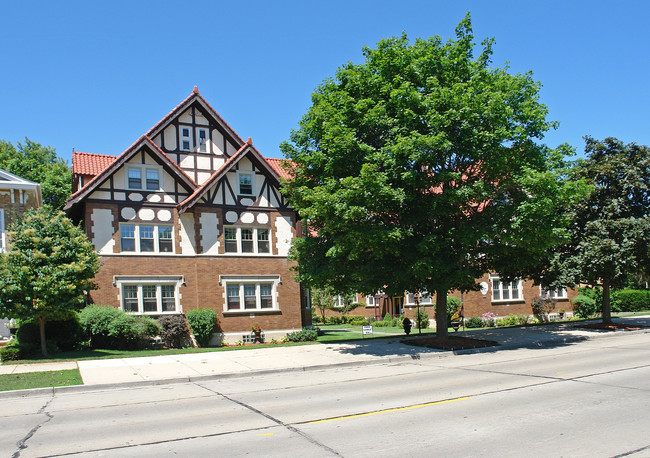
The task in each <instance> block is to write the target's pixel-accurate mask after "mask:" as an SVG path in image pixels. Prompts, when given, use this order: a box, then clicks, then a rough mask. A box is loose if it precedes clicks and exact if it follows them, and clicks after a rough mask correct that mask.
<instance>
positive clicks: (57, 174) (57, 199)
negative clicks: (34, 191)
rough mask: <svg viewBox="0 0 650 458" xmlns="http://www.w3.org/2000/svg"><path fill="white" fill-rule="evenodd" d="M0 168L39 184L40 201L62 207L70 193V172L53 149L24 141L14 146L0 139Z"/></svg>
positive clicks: (26, 139)
mask: <svg viewBox="0 0 650 458" xmlns="http://www.w3.org/2000/svg"><path fill="white" fill-rule="evenodd" d="M0 169H4V170H6V171H7V172H11V173H13V174H14V175H18V176H19V177H21V178H25V179H26V180H30V181H34V182H36V183H40V184H41V192H42V194H43V202H44V203H46V204H50V205H52V206H53V207H55V208H63V206H64V205H65V202H66V200H67V199H68V197H70V193H71V192H72V172H71V171H70V168H69V167H68V166H67V165H66V163H65V161H64V160H63V159H61V158H59V157H57V155H56V151H55V149H54V148H52V147H50V146H42V145H41V144H40V143H36V142H33V141H31V140H30V139H28V138H25V143H24V144H23V143H21V142H18V143H17V146H14V145H12V144H11V143H10V142H7V141H5V140H0Z"/></svg>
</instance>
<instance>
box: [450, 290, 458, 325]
mask: <svg viewBox="0 0 650 458" xmlns="http://www.w3.org/2000/svg"><path fill="white" fill-rule="evenodd" d="M459 310H460V298H459V297H456V296H448V297H447V327H449V326H451V322H452V321H460V316H454V315H456V312H459Z"/></svg>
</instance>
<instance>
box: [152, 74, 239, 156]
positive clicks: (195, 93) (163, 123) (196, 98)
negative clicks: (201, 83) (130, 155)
mask: <svg viewBox="0 0 650 458" xmlns="http://www.w3.org/2000/svg"><path fill="white" fill-rule="evenodd" d="M193 103H198V104H199V105H200V106H201V107H202V108H203V109H204V110H205V111H206V112H207V113H208V114H210V115H211V116H212V117H213V118H214V120H215V121H216V122H217V124H219V125H220V126H221V127H222V128H223V129H224V130H225V131H226V132H227V133H228V134H229V135H230V136H231V137H232V138H233V140H235V143H237V145H236V146H242V145H243V144H244V140H242V139H241V137H240V136H239V135H237V132H235V131H234V130H233V128H232V127H230V126H229V125H228V123H227V122H226V121H224V120H223V118H222V117H221V116H219V113H217V112H216V111H215V109H214V108H212V107H211V106H210V104H209V103H208V102H206V100H205V99H204V98H203V97H201V94H199V89H198V88H197V87H196V86H194V89H193V90H192V93H191V94H190V95H189V96H188V97H187V98H186V99H185V100H183V101H182V102H181V103H179V104H178V105H177V106H176V107H175V108H174V109H173V110H172V111H170V112H169V113H168V114H167V115H166V116H165V117H164V118H162V119H161V120H160V121H158V123H157V124H156V125H155V126H153V127H152V128H151V129H149V131H148V132H147V133H146V134H145V135H146V136H147V137H149V138H154V137H155V136H156V135H158V134H159V133H160V132H161V131H162V130H163V129H164V128H165V127H167V125H168V124H169V122H170V121H171V120H172V119H173V118H174V117H176V116H178V115H180V114H181V113H183V112H184V111H185V110H187V109H188V108H189V107H190V106H191V105H192V104H193Z"/></svg>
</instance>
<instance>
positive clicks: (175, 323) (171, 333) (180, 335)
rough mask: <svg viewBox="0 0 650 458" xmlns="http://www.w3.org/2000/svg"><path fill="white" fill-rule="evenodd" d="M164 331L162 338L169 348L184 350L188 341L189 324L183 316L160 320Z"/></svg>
mask: <svg viewBox="0 0 650 458" xmlns="http://www.w3.org/2000/svg"><path fill="white" fill-rule="evenodd" d="M158 321H159V322H160V326H161V327H162V331H160V337H162V339H163V342H164V343H165V345H166V346H167V347H169V348H182V347H183V346H184V345H185V343H186V342H187V340H188V337H189V333H188V332H187V324H186V323H185V316H183V315H167V316H163V317H162V318H160V319H159V320H158Z"/></svg>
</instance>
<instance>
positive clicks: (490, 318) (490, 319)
mask: <svg viewBox="0 0 650 458" xmlns="http://www.w3.org/2000/svg"><path fill="white" fill-rule="evenodd" d="M495 316H496V315H495V314H494V313H492V312H486V313H484V314H483V315H481V319H482V320H483V326H484V327H486V328H493V327H494V326H495V324H496V323H495V322H494V317H495Z"/></svg>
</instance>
